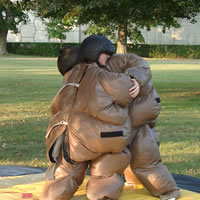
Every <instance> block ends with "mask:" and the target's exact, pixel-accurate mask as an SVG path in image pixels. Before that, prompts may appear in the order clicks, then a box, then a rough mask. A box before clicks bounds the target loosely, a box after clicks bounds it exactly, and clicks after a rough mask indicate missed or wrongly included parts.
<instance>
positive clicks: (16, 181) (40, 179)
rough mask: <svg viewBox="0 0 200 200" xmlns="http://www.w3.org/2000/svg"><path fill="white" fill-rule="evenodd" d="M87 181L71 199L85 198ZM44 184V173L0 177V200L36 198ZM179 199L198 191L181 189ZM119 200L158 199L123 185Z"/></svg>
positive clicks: (196, 199)
mask: <svg viewBox="0 0 200 200" xmlns="http://www.w3.org/2000/svg"><path fill="white" fill-rule="evenodd" d="M87 181H88V176H86V178H85V180H84V182H83V184H82V185H81V186H80V188H79V190H78V191H77V192H76V194H75V196H74V198H73V200H87V198H86V196H85V186H86V184H87ZM43 184H44V173H39V174H31V175H24V176H10V177H0V200H21V199H28V200H29V199H30V200H38V199H39V196H40V193H41V191H42V187H43ZM180 191H181V197H180V198H179V200H200V193H196V192H191V191H188V190H183V189H181V190H180ZM120 200H159V198H155V197H152V196H151V195H150V194H149V192H148V191H147V190H146V189H144V188H143V186H142V185H135V186H125V187H124V190H123V194H122V196H121V198H120Z"/></svg>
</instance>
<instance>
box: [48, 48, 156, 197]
mask: <svg viewBox="0 0 200 200" xmlns="http://www.w3.org/2000/svg"><path fill="white" fill-rule="evenodd" d="M65 50H66V49H65ZM67 51H68V50H67ZM104 51H105V49H104ZM106 53H108V52H106ZM100 62H101V61H100ZM134 62H135V63H134ZM134 62H133V63H132V64H135V65H136V63H137V65H138V64H140V65H141V66H142V67H143V68H144V69H145V68H146V69H148V67H147V66H146V67H145V65H146V63H145V62H144V61H143V60H142V59H141V58H139V57H137V56H135V58H134ZM58 63H60V64H63V65H64V64H66V62H64V63H62V60H61V59H58ZM133 66H134V65H133ZM141 66H140V67H141ZM144 69H143V70H144ZM135 70H136V69H135ZM137 71H138V70H136V71H135V74H138V75H139V73H138V72H137ZM61 73H62V74H63V75H64V74H65V73H63V72H62V70H61ZM127 74H129V72H127ZM138 77H140V76H138ZM143 78H144V76H143ZM138 80H139V79H138ZM141 83H142V82H141ZM69 85H71V86H72V85H73V84H72V83H70V84H69ZM144 85H145V84H144ZM65 87H66V86H65V85H64V86H63V88H65ZM63 88H62V89H61V91H60V92H59V93H58V95H57V98H58V96H62V95H60V93H62V91H63ZM131 92H132V96H134V92H133V90H130V93H131ZM72 93H73V92H72ZM154 100H155V99H154ZM66 102H67V101H63V102H62V103H66ZM61 107H62V106H61ZM61 107H59V106H58V105H57V107H56V106H55V107H54V106H52V112H53V113H56V114H55V118H57V117H59V114H58V113H59V112H60V111H58V110H59V108H61ZM65 109H66V108H65ZM56 110H57V111H58V113H57V111H56ZM68 110H69V109H68ZM136 113H137V112H136ZM57 114H58V115H57ZM61 116H62V115H61ZM55 118H54V117H52V120H51V122H50V125H49V128H48V131H47V135H49V133H50V132H51V131H52V130H53V129H54V128H55V127H56V126H58V127H63V124H64V121H62V120H60V121H59V120H57V121H58V122H57V123H56V122H55V121H56V120H55ZM62 119H63V116H62ZM139 121H140V120H139ZM60 122H62V123H60ZM52 124H54V126H52ZM61 124H62V125H61ZM135 126H136V125H135ZM52 127H54V128H52ZM55 132H56V131H55ZM61 132H62V131H61ZM58 135H59V134H58ZM47 138H48V137H47ZM50 138H51V137H50ZM57 138H59V137H57ZM59 139H60V138H59ZM59 139H57V140H59ZM57 140H55V137H54V140H53V141H56V142H55V143H52V142H50V143H51V144H54V145H53V146H55V147H56V145H55V144H57V143H58V142H57ZM47 141H48V140H47ZM49 146H50V147H51V145H49ZM63 146H64V145H63ZM55 147H54V148H53V149H54V150H55V149H56V148H55ZM47 150H48V151H47V152H48V156H49V160H51V161H52V158H51V156H50V155H53V154H55V153H54V150H53V151H52V148H51V149H50V148H49V149H48V142H47ZM59 151H60V150H59ZM59 151H58V152H59ZM50 152H51V153H50ZM52 152H53V153H52ZM64 152H65V151H64ZM63 154H66V153H63ZM108 155H109V154H108ZM112 155H113V153H112ZM115 155H117V154H115ZM61 157H62V156H61ZM64 157H65V160H68V162H69V155H67V156H65V155H64ZM104 157H105V158H109V157H110V155H109V156H108V157H106V156H105V155H102V156H100V157H99V158H101V159H96V160H94V161H93V162H92V164H91V171H92V172H93V181H89V184H88V188H89V189H88V188H87V191H88V190H89V193H90V195H89V199H103V198H109V199H118V198H119V196H120V193H118V194H117V192H116V191H115V193H116V194H117V196H110V197H109V195H108V196H106V195H104V194H105V191H103V193H100V194H101V195H100V196H101V197H102V198H99V197H98V195H97V194H99V191H101V190H102V189H103V188H104V187H107V186H106V183H107V181H106V182H104V178H103V179H99V177H101V178H102V177H106V173H105V171H103V169H104V170H105V166H104V165H102V164H99V163H101V162H99V161H101V160H102V161H103V160H104V161H106V159H102V158H104ZM54 158H55V156H54ZM110 161H112V160H110V159H107V162H108V163H109V162H110ZM98 162H99V163H98ZM53 163H54V164H52V165H54V166H56V165H57V166H59V165H60V166H62V165H63V163H62V164H61V163H59V162H57V164H55V163H56V162H53ZM58 163H59V164H58ZM83 163H84V162H83ZM83 163H82V164H83ZM97 163H98V164H97ZM119 163H120V164H122V163H121V162H120V161H119ZM119 163H118V164H119ZM84 164H85V165H87V164H88V163H84ZM84 164H83V165H84ZM63 166H64V165H63ZM80 166H81V165H80ZM106 167H108V166H106ZM50 168H51V167H50ZM59 168H60V167H57V168H56V171H59V170H58V169H59ZM65 168H67V167H66V166H65ZM80 168H81V167H80ZM80 168H78V167H75V168H74V169H73V170H72V172H73V171H74V172H75V171H76V170H77V169H80ZM97 169H98V170H99V172H98V171H97ZM49 171H51V170H49ZM83 171H85V168H84V167H83V166H82V173H81V174H84V173H83ZM70 173H71V172H70ZM55 174H56V173H54V178H55V177H56V176H55ZM61 174H62V175H61V180H64V182H65V183H67V182H70V181H69V180H70V179H69V178H67V177H69V173H68V172H66V173H65V174H64V173H61ZM72 174H73V173H72ZM79 175H80V174H79ZM107 175H108V174H107ZM80 177H82V178H79V179H81V180H79V184H80V183H81V182H82V180H83V176H80ZM107 177H109V176H107ZM107 177H106V178H107ZM57 178H58V175H57ZM74 178H75V177H74ZM76 178H77V177H76ZM76 178H75V179H76ZM68 179H69V180H68ZM97 179H99V180H102V181H103V186H102V187H103V188H101V187H100V188H98V187H97V186H98V185H99V183H98V181H97ZM105 180H106V179H105ZM96 181H97V184H96V186H95V187H94V185H95V184H94V183H95V182H96ZM58 182H59V181H57V180H56V179H55V180H54V181H53V182H51V183H52V184H51V183H47V184H46V185H47V187H46V191H48V192H47V193H52V194H53V193H54V192H55V191H56V187H58V185H59V183H58ZM61 182H62V181H61ZM76 182H77V180H76ZM109 184H110V183H108V185H109ZM49 185H54V186H55V187H51V186H50V187H49ZM61 185H62V183H61ZM64 187H65V188H67V184H65V185H64ZM54 190H55V191H54ZM65 190H66V189H63V193H70V189H69V188H68V191H67V192H64V191H65ZM110 190H111V188H110ZM44 191H45V190H44ZM53 191H54V192H53ZM91 191H94V192H91ZM61 193H62V192H61ZM72 193H73V192H72ZM91 193H92V194H91ZM107 193H108V192H107ZM54 194H55V193H54ZM102 194H103V195H104V196H102ZM113 194H114V193H113ZM60 195H61V194H60ZM54 196H55V195H54ZM58 196H59V195H58ZM63 196H64V197H63V199H69V198H70V197H67V196H66V195H63ZM52 199H56V198H52ZM57 199H58V198H57ZM60 199H61V198H60Z"/></svg>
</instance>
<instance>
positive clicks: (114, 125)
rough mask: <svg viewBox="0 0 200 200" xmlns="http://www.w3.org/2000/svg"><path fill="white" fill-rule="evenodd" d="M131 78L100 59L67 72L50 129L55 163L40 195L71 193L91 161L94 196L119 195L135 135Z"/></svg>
mask: <svg viewBox="0 0 200 200" xmlns="http://www.w3.org/2000/svg"><path fill="white" fill-rule="evenodd" d="M131 86H132V82H131V81H130V78H129V76H128V75H126V74H125V73H113V72H108V71H105V70H104V69H101V68H100V67H99V66H98V65H97V64H96V63H93V64H77V65H75V66H74V67H73V68H72V69H71V70H70V71H68V72H67V73H65V75H64V85H63V87H62V88H61V90H60V91H59V92H58V94H57V95H56V96H55V98H54V100H53V103H52V106H51V113H52V118H51V121H50V123H49V126H48V129H47V134H46V147H47V158H48V160H50V161H51V163H52V165H51V166H50V167H49V169H48V171H47V178H48V180H47V181H46V183H45V185H44V188H43V192H42V194H41V197H40V199H41V200H44V199H48V200H51V199H65V200H67V199H71V198H72V197H73V194H74V193H75V192H76V190H77V189H78V187H79V185H80V184H81V183H82V181H83V179H84V176H85V173H86V170H87V167H88V164H89V165H90V168H91V178H90V180H89V181H88V184H87V188H86V193H87V197H88V198H89V199H105V198H107V199H119V198H120V196H121V193H122V190H123V184H124V180H123V171H124V169H125V168H126V167H127V166H128V164H129V163H130V160H131V154H130V151H129V150H128V148H127V146H128V145H129V143H130V141H132V138H133V137H134V135H133V134H132V125H131V121H130V117H129V114H128V105H129V103H130V102H131V100H132V99H131V97H130V95H129V92H128V90H129V88H130V87H131Z"/></svg>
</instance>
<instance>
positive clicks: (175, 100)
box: [0, 55, 200, 177]
mask: <svg viewBox="0 0 200 200" xmlns="http://www.w3.org/2000/svg"><path fill="white" fill-rule="evenodd" d="M147 61H148V62H149V64H150V66H151V68H152V74H153V83H154V86H155V88H156V89H157V91H158V93H159V94H160V97H161V101H162V111H161V114H160V116H159V119H158V123H157V130H158V132H159V137H160V143H161V145H160V152H161V156H162V161H163V163H165V164H166V165H167V167H168V168H169V170H170V171H171V172H172V173H177V174H185V175H191V176H196V177H200V60H166V59H164V60H154V59H151V60H147ZM61 84H62V76H61V75H60V74H59V73H58V71H57V68H56V59H55V58H41V57H27V56H14V55H12V56H8V57H0V148H1V151H0V164H1V165H8V164H9V165H26V166H34V167H36V166H37V167H46V166H47V165H48V163H47V161H46V158H45V131H46V128H47V125H48V122H49V119H50V111H49V108H50V104H51V101H52V99H53V97H54V96H55V94H56V93H57V91H58V90H59V88H60V86H61Z"/></svg>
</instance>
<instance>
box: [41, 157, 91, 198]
mask: <svg viewBox="0 0 200 200" xmlns="http://www.w3.org/2000/svg"><path fill="white" fill-rule="evenodd" d="M87 167H88V163H87V162H82V163H76V164H75V165H71V164H69V163H68V162H66V161H65V159H64V158H63V159H62V163H61V164H60V165H59V167H58V168H57V169H56V171H55V179H53V180H47V181H46V183H45V185H44V188H43V191H42V194H41V197H40V200H70V199H72V197H73V195H74V193H75V192H76V191H77V189H78V187H79V186H80V185H81V183H82V182H83V180H84V177H85V174H86V170H87Z"/></svg>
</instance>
